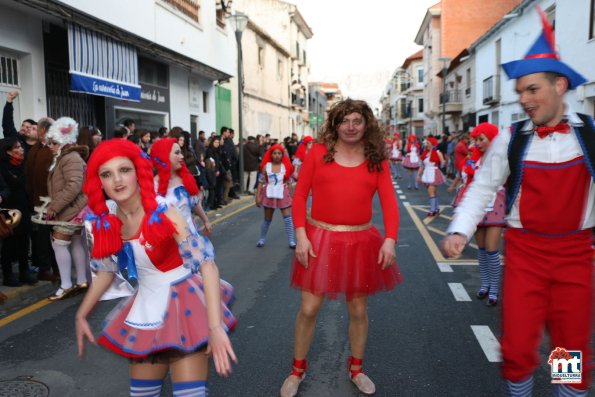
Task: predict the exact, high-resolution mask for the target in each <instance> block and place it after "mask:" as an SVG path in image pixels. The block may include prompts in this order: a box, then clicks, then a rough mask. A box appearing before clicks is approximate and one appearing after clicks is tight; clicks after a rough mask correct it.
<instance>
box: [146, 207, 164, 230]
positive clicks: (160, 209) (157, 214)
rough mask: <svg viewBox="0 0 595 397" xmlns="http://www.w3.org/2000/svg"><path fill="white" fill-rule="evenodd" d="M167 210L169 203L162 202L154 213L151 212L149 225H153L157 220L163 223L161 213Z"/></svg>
mask: <svg viewBox="0 0 595 397" xmlns="http://www.w3.org/2000/svg"><path fill="white" fill-rule="evenodd" d="M165 211H167V205H165V204H160V205H159V206H158V207H157V209H155V211H153V214H151V217H150V218H149V225H152V224H153V223H155V222H156V223H161V217H160V215H161V214H163V213H164V212H165Z"/></svg>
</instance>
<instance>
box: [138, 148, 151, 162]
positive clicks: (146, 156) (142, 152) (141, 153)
mask: <svg viewBox="0 0 595 397" xmlns="http://www.w3.org/2000/svg"><path fill="white" fill-rule="evenodd" d="M140 155H141V157H142V158H144V159H146V160H149V161H151V156H149V155H148V154H147V153H145V152H144V151H143V150H142V149H141V151H140Z"/></svg>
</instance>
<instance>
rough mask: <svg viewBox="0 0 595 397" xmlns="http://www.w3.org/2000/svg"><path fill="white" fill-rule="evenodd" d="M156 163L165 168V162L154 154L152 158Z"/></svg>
mask: <svg viewBox="0 0 595 397" xmlns="http://www.w3.org/2000/svg"><path fill="white" fill-rule="evenodd" d="M153 160H154V161H155V162H156V163H157V164H159V165H160V166H162V167H163V168H167V164H165V163H164V162H163V161H161V160H159V157H157V156H155V158H154V159H153Z"/></svg>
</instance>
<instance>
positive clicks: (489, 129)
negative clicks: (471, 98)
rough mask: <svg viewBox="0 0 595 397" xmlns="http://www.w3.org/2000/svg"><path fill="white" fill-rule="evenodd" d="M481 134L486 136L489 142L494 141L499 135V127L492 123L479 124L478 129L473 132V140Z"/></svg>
mask: <svg viewBox="0 0 595 397" xmlns="http://www.w3.org/2000/svg"><path fill="white" fill-rule="evenodd" d="M481 134H484V135H485V136H486V138H488V141H490V142H491V141H493V140H494V138H495V137H496V135H498V127H496V126H495V125H494V124H491V123H479V124H478V125H477V127H475V128H474V129H473V131H471V138H473V139H476V138H477V137H478V136H480V135H481Z"/></svg>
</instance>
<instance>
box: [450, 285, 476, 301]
mask: <svg viewBox="0 0 595 397" xmlns="http://www.w3.org/2000/svg"><path fill="white" fill-rule="evenodd" d="M448 287H449V288H450V291H451V292H452V294H453V295H454V297H455V300H456V301H457V302H471V298H470V297H469V294H468V293H467V291H466V290H465V287H463V284H461V283H448Z"/></svg>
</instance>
